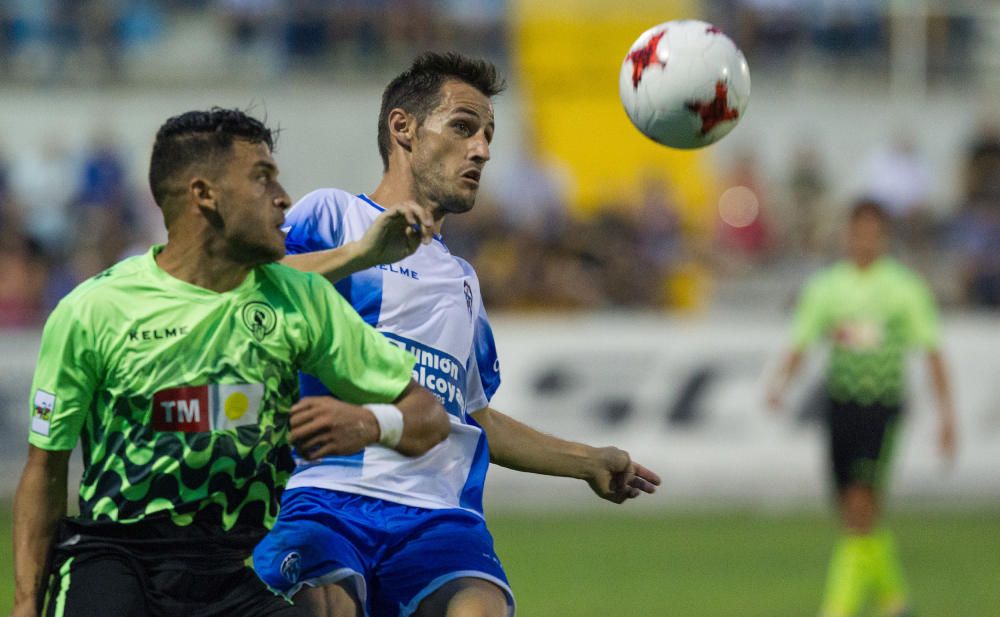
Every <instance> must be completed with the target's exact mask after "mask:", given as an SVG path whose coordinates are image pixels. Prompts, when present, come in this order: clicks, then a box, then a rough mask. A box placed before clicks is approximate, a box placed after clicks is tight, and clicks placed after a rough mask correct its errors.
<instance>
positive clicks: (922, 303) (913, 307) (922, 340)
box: [908, 276, 940, 349]
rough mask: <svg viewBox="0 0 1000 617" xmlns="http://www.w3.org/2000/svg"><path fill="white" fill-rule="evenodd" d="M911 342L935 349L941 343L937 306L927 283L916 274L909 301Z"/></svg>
mask: <svg viewBox="0 0 1000 617" xmlns="http://www.w3.org/2000/svg"><path fill="white" fill-rule="evenodd" d="M908 308H909V311H908V312H909V324H910V337H909V338H910V344H911V345H915V346H917V347H921V348H923V349H935V348H937V347H938V345H939V344H940V340H939V338H940V328H939V325H938V312H937V306H936V304H935V302H934V295H933V294H932V293H931V290H930V289H929V288H928V287H927V285H926V284H925V283H924V282H923V281H922V280H920V279H919V278H917V277H916V276H914V278H913V284H912V285H911V286H910V298H909V302H908Z"/></svg>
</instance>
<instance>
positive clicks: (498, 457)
mask: <svg viewBox="0 0 1000 617" xmlns="http://www.w3.org/2000/svg"><path fill="white" fill-rule="evenodd" d="M472 416H473V417H474V418H475V420H476V423H478V424H479V425H480V426H481V427H482V428H483V430H484V431H485V432H486V440H487V443H489V447H490V461H491V462H493V463H496V464H497V465H501V466H503V467H507V468H509V469H515V470H517V471H527V472H531V473H539V474H544V475H548V476H562V477H568V478H579V479H581V480H586V482H587V483H588V484H589V485H590V488H591V489H592V490H593V491H594V492H595V493H596V494H597V495H598V496H599V497H601V498H603V499H607V500H608V501H612V502H614V503H622V502H623V501H625V500H626V499H631V498H635V497H638V496H639V495H641V494H642V493H653V492H655V491H656V487H657V486H659V484H660V477H659V476H658V475H656V473H654V472H653V471H651V470H649V469H647V468H645V467H643V466H642V465H640V464H638V463H636V462H635V461H633V460H632V459H631V457H630V456H629V454H628V452H625V451H624V450H620V449H618V448H615V447H606V448H595V447H593V446H588V445H586V444H582V443H578V442H574V441H567V440H564V439H559V438H558V437H553V436H552V435H547V434H545V433H542V432H541V431H537V430H535V429H533V428H531V427H530V426H528V425H526V424H523V423H521V422H518V421H517V420H515V419H513V418H511V417H510V416H508V415H506V414H504V413H501V412H499V411H497V410H495V409H492V408H490V407H486V408H483V409H480V410H479V411H476V412H474V413H473V414H472Z"/></svg>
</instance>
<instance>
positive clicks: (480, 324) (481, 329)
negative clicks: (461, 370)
mask: <svg viewBox="0 0 1000 617" xmlns="http://www.w3.org/2000/svg"><path fill="white" fill-rule="evenodd" d="M473 337H474V340H473V345H472V355H471V357H470V358H469V362H468V371H467V372H466V379H467V383H466V401H467V403H466V405H467V409H468V410H469V411H470V412H475V411H479V410H480V409H482V408H484V407H486V406H487V405H489V404H490V399H492V398H493V395H494V394H496V391H497V390H498V389H499V388H500V360H499V358H498V357H497V348H496V342H495V341H494V340H493V329H492V328H491V327H490V321H489V318H488V317H487V316H486V310H485V309H484V308H483V306H482V302H481V301H480V303H479V316H478V317H477V319H476V324H475V331H474V332H473Z"/></svg>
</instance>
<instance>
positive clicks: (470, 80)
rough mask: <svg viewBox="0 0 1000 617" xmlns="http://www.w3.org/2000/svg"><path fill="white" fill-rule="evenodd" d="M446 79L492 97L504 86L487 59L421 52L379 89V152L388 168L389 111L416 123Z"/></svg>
mask: <svg viewBox="0 0 1000 617" xmlns="http://www.w3.org/2000/svg"><path fill="white" fill-rule="evenodd" d="M449 80H459V81H463V82H465V83H467V84H469V85H470V86H473V87H474V88H476V89H477V90H479V91H480V92H482V93H483V94H484V95H486V96H488V97H490V98H492V97H494V96H496V95H497V94H499V93H501V92H503V89H504V88H506V87H507V84H506V83H505V82H504V80H503V78H502V77H501V76H500V74H499V72H498V71H497V67H496V66H494V65H493V63H492V62H490V61H489V60H484V59H482V58H470V57H468V56H463V55H461V54H458V53H455V52H447V53H436V52H427V53H423V54H421V55H419V56H417V58H416V59H415V60H414V61H413V64H411V65H410V68H408V69H406V70H405V71H403V72H402V73H401V74H400V75H398V76H397V77H396V78H395V79H393V80H392V81H390V82H389V85H388V86H386V87H385V90H384V91H383V92H382V107H381V109H379V114H378V153H379V155H381V156H382V166H383V168H384V169H389V126H388V120H389V112H390V111H392V110H393V109H396V108H399V109H402V110H404V111H406V112H407V113H410V114H413V116H414V117H415V118H416V119H417V123H418V125H419V124H421V123H423V121H424V120H425V119H426V118H427V116H428V115H429V114H430V113H431V112H432V111H433V110H434V109H436V108H437V106H438V105H439V104H440V103H441V86H442V85H443V84H444V83H445V82H447V81H449Z"/></svg>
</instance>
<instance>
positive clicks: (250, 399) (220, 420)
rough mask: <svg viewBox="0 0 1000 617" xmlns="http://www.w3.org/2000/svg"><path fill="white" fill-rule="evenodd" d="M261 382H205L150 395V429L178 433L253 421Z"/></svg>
mask: <svg viewBox="0 0 1000 617" xmlns="http://www.w3.org/2000/svg"><path fill="white" fill-rule="evenodd" d="M263 398H264V384H259V383H250V384H209V385H204V386H181V387H179V388H169V389H167V390H160V391H159V392H157V393H156V394H154V395H153V429H154V430H157V431H164V432H167V431H176V432H181V433H203V432H207V431H223V430H227V429H234V428H238V427H241V426H250V425H254V424H257V421H258V420H259V416H260V404H261V401H262V400H263Z"/></svg>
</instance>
